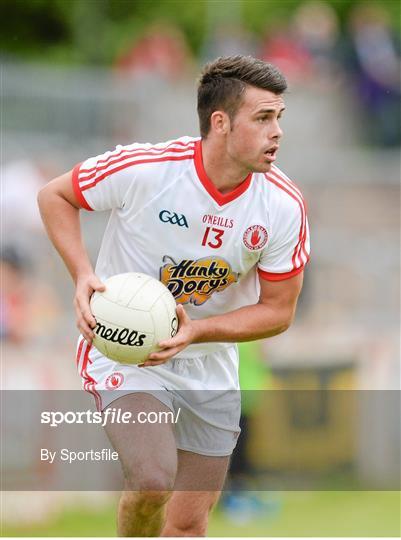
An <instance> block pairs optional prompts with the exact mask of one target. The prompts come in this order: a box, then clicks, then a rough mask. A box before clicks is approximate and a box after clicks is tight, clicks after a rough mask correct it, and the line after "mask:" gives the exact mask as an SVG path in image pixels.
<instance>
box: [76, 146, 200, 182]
mask: <svg viewBox="0 0 401 540" xmlns="http://www.w3.org/2000/svg"><path fill="white" fill-rule="evenodd" d="M193 157H194V155H193V154H191V155H187V156H167V157H162V158H154V159H140V160H138V161H130V162H128V163H124V164H123V165H120V166H119V167H115V168H114V169H111V170H110V171H107V172H106V173H103V174H102V175H100V176H99V177H97V178H96V180H94V181H93V182H92V183H90V184H87V185H86V186H83V187H82V188H80V189H81V191H85V190H87V189H90V188H92V187H94V186H96V184H98V183H99V182H101V181H102V180H104V179H105V178H107V176H110V175H111V174H114V173H116V172H118V171H121V170H123V169H126V168H127V167H131V166H132V165H140V164H142V163H158V162H162V161H183V160H185V159H193Z"/></svg>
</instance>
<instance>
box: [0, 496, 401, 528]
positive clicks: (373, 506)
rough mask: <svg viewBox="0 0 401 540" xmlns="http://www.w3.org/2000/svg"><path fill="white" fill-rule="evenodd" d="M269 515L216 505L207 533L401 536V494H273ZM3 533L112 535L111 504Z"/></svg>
mask: <svg viewBox="0 0 401 540" xmlns="http://www.w3.org/2000/svg"><path fill="white" fill-rule="evenodd" d="M272 497H273V498H274V501H275V503H276V509H275V511H274V513H272V515H269V513H267V515H262V516H260V517H258V518H252V519H250V520H249V521H248V522H247V523H243V524H239V523H233V522H232V521H231V520H230V519H229V518H228V517H227V516H226V514H225V513H224V512H223V511H222V510H221V509H220V508H217V509H216V511H215V512H214V514H213V516H212V518H211V522H210V526H209V536H234V537H243V536H368V537H369V536H371V537H374V536H390V537H399V536H400V533H401V524H400V493H399V492H372V491H370V492H369V491H348V492H344V491H320V492H319V491H314V492H282V493H273V494H272ZM2 536H14V537H16V536H22V537H27V536H70V537H71V536H83V537H91V536H115V505H108V506H106V507H102V508H99V510H97V511H93V510H92V509H91V510H87V511H85V510H83V509H82V508H81V509H80V510H78V509H74V508H69V509H66V510H64V511H61V512H60V513H59V515H58V516H55V517H54V518H53V519H52V520H50V521H48V522H46V523H42V524H40V525H39V524H36V525H35V526H29V527H28V526H24V527H18V526H15V525H14V526H11V525H4V524H3V527H2Z"/></svg>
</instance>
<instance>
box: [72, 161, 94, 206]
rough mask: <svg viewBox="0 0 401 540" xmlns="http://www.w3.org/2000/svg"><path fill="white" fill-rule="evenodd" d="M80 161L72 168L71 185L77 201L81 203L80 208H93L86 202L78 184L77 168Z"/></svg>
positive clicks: (79, 165)
mask: <svg viewBox="0 0 401 540" xmlns="http://www.w3.org/2000/svg"><path fill="white" fill-rule="evenodd" d="M81 165H82V163H77V164H76V165H75V167H74V168H73V170H72V187H73V189H74V193H75V196H76V198H77V201H78V202H79V204H80V205H81V207H82V208H85V210H91V211H92V210H93V208H91V207H90V206H89V204H88V203H87V201H86V199H85V197H84V196H83V193H82V191H81V188H80V186H79V169H80V167H81Z"/></svg>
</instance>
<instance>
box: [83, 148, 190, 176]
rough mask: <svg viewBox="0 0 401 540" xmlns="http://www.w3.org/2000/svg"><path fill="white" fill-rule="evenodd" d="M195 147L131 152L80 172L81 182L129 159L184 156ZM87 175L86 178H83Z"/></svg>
mask: <svg viewBox="0 0 401 540" xmlns="http://www.w3.org/2000/svg"><path fill="white" fill-rule="evenodd" d="M193 147H194V146H193V145H192V146H189V145H188V147H187V148H167V149H163V150H161V151H159V152H153V151H147V150H143V149H141V150H138V149H136V150H131V151H130V152H128V153H127V154H125V155H124V156H121V157H119V158H116V159H114V160H113V159H112V160H110V161H109V162H108V163H106V164H105V165H101V166H100V167H98V165H97V164H96V165H95V167H92V168H91V169H82V170H81V171H80V181H81V182H84V181H86V180H91V179H92V178H95V176H96V175H97V174H98V173H99V172H100V171H104V170H106V169H108V168H109V167H111V166H112V165H115V164H116V163H121V162H122V161H126V160H128V159H131V158H134V157H141V156H161V155H163V154H167V153H170V152H172V153H177V154H182V153H184V152H187V151H189V150H192V149H193ZM90 171H93V172H90ZM87 172H89V173H90V174H88V175H87V176H86V173H87ZM83 175H85V176H83Z"/></svg>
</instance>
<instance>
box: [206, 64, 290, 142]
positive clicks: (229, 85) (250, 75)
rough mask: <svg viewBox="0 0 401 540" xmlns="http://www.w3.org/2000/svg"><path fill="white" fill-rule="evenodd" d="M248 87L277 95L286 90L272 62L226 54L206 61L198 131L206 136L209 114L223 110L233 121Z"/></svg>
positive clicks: (283, 81)
mask: <svg viewBox="0 0 401 540" xmlns="http://www.w3.org/2000/svg"><path fill="white" fill-rule="evenodd" d="M247 85H248V86H255V87H256V88H262V89H263V90H269V91H270V92H273V93H274V94H277V95H280V94H282V93H283V92H285V90H286V89H287V81H286V80H285V77H284V75H283V74H282V73H281V72H280V71H279V70H278V69H277V68H276V67H275V66H273V65H272V64H269V63H267V62H263V60H258V59H256V58H253V57H252V56H242V55H237V56H225V57H220V58H217V60H214V62H211V63H209V64H206V66H205V67H204V68H203V70H202V73H201V75H200V78H199V84H198V116H199V125H200V133H201V136H202V137H206V136H207V134H208V133H209V130H210V117H211V115H212V113H213V112H214V111H218V110H223V111H224V112H226V113H227V114H228V115H229V117H230V119H231V120H233V119H234V117H235V114H236V113H237V111H238V109H239V107H240V105H241V102H242V99H243V94H244V92H245V88H246V87H247Z"/></svg>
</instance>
